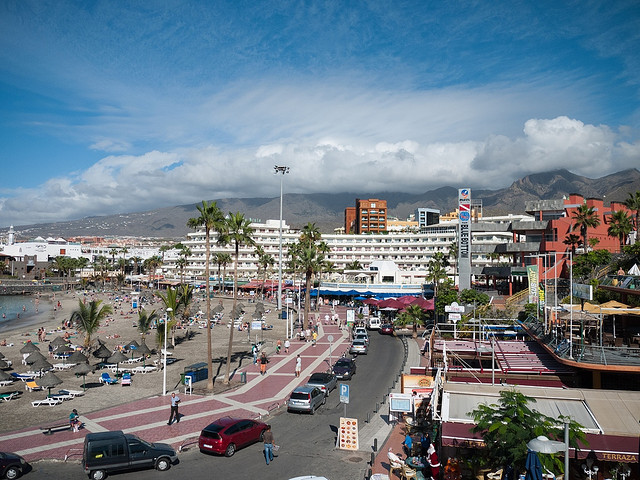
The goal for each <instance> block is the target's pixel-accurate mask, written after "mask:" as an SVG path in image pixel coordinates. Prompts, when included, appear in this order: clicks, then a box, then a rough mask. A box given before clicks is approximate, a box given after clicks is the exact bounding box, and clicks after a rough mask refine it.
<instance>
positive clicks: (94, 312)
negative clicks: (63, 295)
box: [70, 300, 113, 348]
mask: <svg viewBox="0 0 640 480" xmlns="http://www.w3.org/2000/svg"><path fill="white" fill-rule="evenodd" d="M101 303H102V300H92V301H91V302H89V304H88V305H85V304H84V303H82V300H78V310H76V311H74V312H73V313H72V314H71V318H70V320H71V322H73V323H74V324H75V326H76V328H77V329H78V331H80V332H82V333H84V346H85V348H89V347H90V346H91V336H92V335H93V334H94V333H96V332H97V331H98V328H100V322H101V321H102V320H103V319H104V317H106V316H107V315H110V314H112V313H113V308H112V307H111V305H103V306H102V307H101V306H100V304H101Z"/></svg>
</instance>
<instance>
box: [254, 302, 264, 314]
mask: <svg viewBox="0 0 640 480" xmlns="http://www.w3.org/2000/svg"><path fill="white" fill-rule="evenodd" d="M258 311H259V312H262V313H264V303H262V302H258V303H256V312H258Z"/></svg>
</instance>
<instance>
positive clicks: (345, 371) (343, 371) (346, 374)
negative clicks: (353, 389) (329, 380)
mask: <svg viewBox="0 0 640 480" xmlns="http://www.w3.org/2000/svg"><path fill="white" fill-rule="evenodd" d="M333 373H334V374H335V376H336V378H338V379H340V380H344V379H346V380H351V377H353V376H354V375H355V373H356V362H355V360H354V359H353V358H347V357H344V358H340V359H339V360H338V361H337V362H336V364H335V365H334V366H333Z"/></svg>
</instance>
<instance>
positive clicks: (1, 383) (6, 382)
mask: <svg viewBox="0 0 640 480" xmlns="http://www.w3.org/2000/svg"><path fill="white" fill-rule="evenodd" d="M12 383H13V379H11V380H0V387H6V386H7V385H11V384H12Z"/></svg>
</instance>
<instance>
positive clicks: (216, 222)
mask: <svg viewBox="0 0 640 480" xmlns="http://www.w3.org/2000/svg"><path fill="white" fill-rule="evenodd" d="M197 208H198V212H199V213H200V216H199V217H194V218H190V219H189V220H188V221H187V226H188V227H189V228H193V229H197V228H199V227H204V234H205V259H204V265H205V267H204V269H205V284H206V289H207V292H206V295H207V368H208V369H209V376H208V377H207V390H209V391H213V351H212V349H211V324H210V322H211V297H210V295H211V287H210V285H209V277H210V276H211V275H210V269H211V257H210V254H211V231H212V230H216V231H220V229H221V227H222V225H224V215H223V214H222V211H221V210H220V209H219V208H218V204H217V203H216V202H206V201H205V200H203V201H202V205H198V207H197ZM231 330H233V328H232V329H231Z"/></svg>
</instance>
